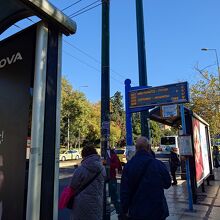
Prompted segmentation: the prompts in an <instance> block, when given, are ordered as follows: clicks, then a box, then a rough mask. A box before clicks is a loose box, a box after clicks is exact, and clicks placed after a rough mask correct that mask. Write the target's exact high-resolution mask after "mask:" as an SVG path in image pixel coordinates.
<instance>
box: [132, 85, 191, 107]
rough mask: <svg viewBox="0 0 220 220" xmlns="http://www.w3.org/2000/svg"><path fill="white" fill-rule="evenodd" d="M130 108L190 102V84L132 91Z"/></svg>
mask: <svg viewBox="0 0 220 220" xmlns="http://www.w3.org/2000/svg"><path fill="white" fill-rule="evenodd" d="M129 99H130V102H129V108H131V109H133V108H141V107H150V106H160V105H170V104H178V103H186V102H189V93H188V83H187V82H181V83H176V84H170V85H164V86H157V87H151V88H144V89H143V88H141V89H138V88H137V89H134V90H132V89H131V90H130V92H129Z"/></svg>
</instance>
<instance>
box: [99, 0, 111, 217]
mask: <svg viewBox="0 0 220 220" xmlns="http://www.w3.org/2000/svg"><path fill="white" fill-rule="evenodd" d="M109 6H110V3H109V0H104V1H103V2H102V61H101V154H102V157H103V158H104V159H105V161H106V163H107V164H106V172H107V176H108V177H109V159H108V158H109V157H108V153H107V151H108V150H109V136H110V118H109V114H110V80H109ZM107 189H108V183H107V182H105V184H104V192H103V197H104V199H103V220H110V207H109V206H110V204H109V203H108V192H107Z"/></svg>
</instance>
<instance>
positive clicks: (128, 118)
mask: <svg viewBox="0 0 220 220" xmlns="http://www.w3.org/2000/svg"><path fill="white" fill-rule="evenodd" d="M130 89H131V80H130V79H126V80H125V109H126V146H131V145H132V143H133V141H132V120H131V112H130V111H129V100H130V97H129V91H130Z"/></svg>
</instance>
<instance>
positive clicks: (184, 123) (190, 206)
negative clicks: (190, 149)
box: [180, 105, 193, 211]
mask: <svg viewBox="0 0 220 220" xmlns="http://www.w3.org/2000/svg"><path fill="white" fill-rule="evenodd" d="M180 112H181V121H182V130H183V135H185V134H186V122H185V113H184V106H183V105H180ZM186 181H187V190H188V196H189V197H188V200H189V210H190V211H193V199H192V188H191V182H190V181H191V178H190V169H189V157H187V158H186Z"/></svg>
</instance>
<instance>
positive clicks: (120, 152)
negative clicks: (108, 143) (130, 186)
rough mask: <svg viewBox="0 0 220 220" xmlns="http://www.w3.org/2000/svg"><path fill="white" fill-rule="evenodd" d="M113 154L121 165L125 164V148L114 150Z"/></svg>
mask: <svg viewBox="0 0 220 220" xmlns="http://www.w3.org/2000/svg"><path fill="white" fill-rule="evenodd" d="M115 153H116V154H117V156H118V158H119V160H120V161H121V165H122V166H123V165H125V164H126V163H127V159H126V152H125V148H116V149H115Z"/></svg>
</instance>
